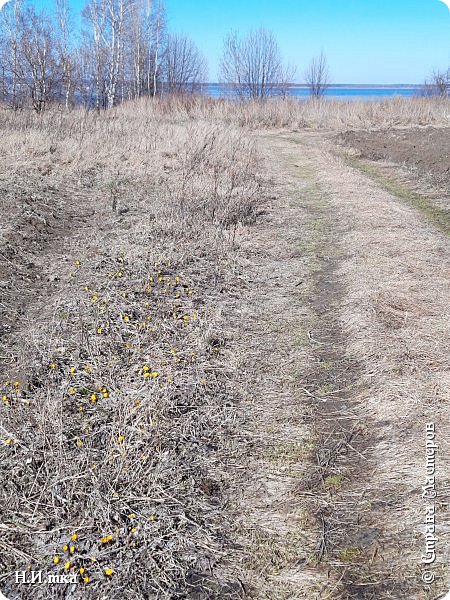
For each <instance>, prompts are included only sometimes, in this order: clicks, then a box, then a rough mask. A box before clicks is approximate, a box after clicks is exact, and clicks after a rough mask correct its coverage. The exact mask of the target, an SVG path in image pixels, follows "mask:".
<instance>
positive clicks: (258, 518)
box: [236, 133, 450, 600]
mask: <svg viewBox="0 0 450 600" xmlns="http://www.w3.org/2000/svg"><path fill="white" fill-rule="evenodd" d="M262 145H263V146H265V147H267V148H268V153H269V155H270V156H269V159H268V160H269V164H270V165H271V169H272V171H273V173H274V178H275V179H274V181H276V182H278V184H281V185H282V189H283V190H284V192H283V194H282V195H281V196H282V197H281V198H279V201H277V202H278V204H277V205H276V206H275V207H274V208H273V210H272V212H271V213H270V214H269V215H268V216H267V219H266V220H265V222H263V223H261V224H260V225H259V226H258V227H257V228H256V231H255V230H252V232H251V238H250V237H249V239H248V240H247V255H246V257H247V259H248V264H247V265H246V271H247V272H248V273H252V280H251V281H249V287H250V290H249V293H248V294H247V296H246V300H244V301H242V302H240V304H239V307H236V309H237V308H239V310H240V312H241V315H242V316H243V318H242V319H241V326H242V324H243V323H245V324H246V326H243V327H241V329H240V331H239V349H240V352H241V353H243V354H241V356H242V359H241V365H240V366H239V368H238V369H237V372H241V373H242V381H243V382H244V381H246V382H247V384H250V385H248V387H247V389H248V398H247V413H248V417H247V423H248V429H249V435H250V436H252V439H253V444H252V451H251V453H250V454H251V455H250V458H249V464H248V467H247V468H248V473H249V479H250V483H249V484H248V485H247V486H246V487H245V490H244V491H243V493H242V498H241V502H240V510H241V511H242V518H241V521H240V522H241V529H239V534H240V535H241V537H240V539H239V541H240V543H241V544H242V545H243V546H244V547H245V548H246V549H247V551H246V552H244V555H245V556H244V565H245V567H244V571H245V574H244V576H243V579H244V580H247V581H248V587H247V588H246V591H247V594H248V595H249V596H255V597H258V598H340V599H341V598H367V599H369V598H370V599H374V600H375V599H376V600H383V599H388V598H395V599H398V600H400V599H411V600H413V599H414V600H422V599H432V598H440V597H442V596H443V594H444V592H446V591H448V589H449V588H450V578H449V574H448V567H447V565H448V562H449V561H448V558H449V551H450V535H449V533H450V532H449V528H448V522H449V511H448V499H449V492H450V487H449V481H450V479H449V466H450V465H449V462H450V461H449V439H450V437H449V430H450V428H449V403H448V401H449V399H450V398H449V394H448V384H449V372H448V356H449V349H450V346H449V334H450V330H449V306H450V302H449V300H450V293H449V291H450V290H449V279H448V265H449V264H450V263H449V261H448V258H449V248H448V238H447V237H446V236H445V235H444V234H442V233H440V232H439V231H437V230H436V229H434V228H433V226H432V225H431V224H430V223H429V222H428V221H427V218H426V216H425V215H423V214H421V213H420V212H418V211H416V210H414V209H413V208H411V207H409V206H407V205H405V204H404V203H403V202H402V201H401V200H399V199H397V198H396V197H394V196H393V195H391V194H390V193H389V192H387V191H384V190H382V189H381V188H380V187H379V186H378V185H377V184H376V183H375V182H373V181H371V180H370V179H368V178H367V177H366V176H365V175H364V174H363V173H360V172H358V171H357V170H355V169H352V168H351V167H349V166H347V165H346V164H345V163H344V162H343V161H342V160H340V159H339V158H336V156H334V149H333V147H332V146H331V145H330V142H328V141H326V140H325V139H324V137H323V136H320V135H317V134H313V133H301V134H287V133H285V134H271V135H267V136H265V137H264V138H263V139H262ZM255 340H256V341H255ZM243 347H244V348H246V349H247V350H244V351H243V350H242V348H243ZM427 424H430V425H429V427H430V430H431V427H432V426H431V424H433V427H434V428H435V434H431V433H430V437H432V436H433V435H435V441H436V443H437V445H438V447H439V448H438V450H437V456H436V491H437V497H436V498H434V497H432V496H433V495H434V494H433V490H432V489H430V490H429V497H425V498H424V497H422V491H423V490H422V486H423V485H424V484H425V480H426V475H427V472H426V462H425V453H426V431H427ZM429 466H431V465H429ZM433 511H435V517H433V519H434V520H435V523H436V537H437V538H438V541H436V543H435V552H436V556H435V560H434V561H433V563H432V564H431V565H429V566H428V567H427V566H426V565H425V564H424V563H423V562H422V560H421V556H422V554H423V553H425V550H426V540H425V527H424V522H425V519H426V515H427V514H428V515H430V514H432V512H433ZM433 514H434V513H433ZM433 519H431V517H430V519H429V520H433ZM431 550H433V548H432V545H430V546H429V547H428V551H429V552H430V551H431ZM432 558H434V555H433V557H432ZM424 572H426V573H425V574H424V575H423V573H424ZM422 576H423V578H424V579H425V580H427V581H429V580H431V579H433V578H434V583H432V584H431V585H427V584H426V583H424V582H423V581H422Z"/></svg>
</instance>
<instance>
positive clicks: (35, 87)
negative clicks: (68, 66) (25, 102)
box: [18, 8, 61, 112]
mask: <svg viewBox="0 0 450 600" xmlns="http://www.w3.org/2000/svg"><path fill="white" fill-rule="evenodd" d="M19 23H20V30H19V53H20V55H19V63H20V68H19V71H18V76H20V77H21V78H22V83H23V84H24V85H26V86H27V87H28V89H29V92H30V97H31V102H32V106H33V108H34V109H35V110H36V111H37V112H41V111H43V110H44V109H45V107H46V105H47V104H48V102H50V100H52V99H53V98H54V97H55V93H56V92H57V88H58V85H59V83H60V81H61V70H60V65H59V64H58V60H57V53H56V47H55V39H54V35H53V27H52V24H51V22H50V20H49V18H48V17H47V16H46V15H45V14H43V13H41V14H37V13H36V12H35V10H34V9H33V8H28V9H27V10H26V11H24V12H22V13H21V15H20V21H19Z"/></svg>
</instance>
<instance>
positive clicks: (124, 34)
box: [0, 0, 206, 112]
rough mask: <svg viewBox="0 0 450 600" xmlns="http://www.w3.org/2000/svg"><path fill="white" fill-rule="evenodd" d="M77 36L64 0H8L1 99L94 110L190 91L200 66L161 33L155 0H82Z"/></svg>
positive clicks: (185, 47) (174, 38) (197, 57)
mask: <svg viewBox="0 0 450 600" xmlns="http://www.w3.org/2000/svg"><path fill="white" fill-rule="evenodd" d="M82 15H83V28H82V31H81V33H80V32H76V31H75V30H74V26H73V19H72V15H71V13H70V10H69V7H68V5H67V0H56V5H55V9H54V10H53V11H51V12H47V11H40V12H37V11H36V9H35V8H34V7H33V6H31V5H26V4H25V2H24V1H23V0H11V1H10V2H9V3H7V4H6V6H5V7H4V8H3V10H2V14H1V25H0V36H1V38H0V98H1V100H2V101H3V102H6V103H8V104H9V105H10V106H12V107H13V108H19V107H21V106H24V105H25V104H27V103H28V104H29V103H31V105H32V106H33V108H34V109H35V110H36V111H38V112H40V111H42V110H44V108H45V107H46V106H47V105H48V104H49V103H51V102H63V103H64V104H65V105H66V106H70V105H74V104H83V105H84V106H87V107H95V108H97V109H102V108H111V107H112V106H114V105H115V104H118V103H120V102H124V101H125V100H130V99H133V98H139V97H140V96H143V95H149V96H156V95H157V94H160V93H163V91H164V92H167V93H176V92H180V91H194V90H196V89H197V88H198V87H199V86H200V84H201V83H202V82H203V81H205V79H206V61H205V60H204V58H203V57H202V55H201V53H200V51H199V50H198V48H197V47H196V45H195V44H194V42H193V41H192V40H191V39H189V38H188V37H187V36H183V35H179V34H171V33H169V32H168V30H167V22H166V21H167V20H166V11H165V7H164V4H163V3H162V2H161V0H88V2H87V4H86V5H85V7H84V9H83V13H82Z"/></svg>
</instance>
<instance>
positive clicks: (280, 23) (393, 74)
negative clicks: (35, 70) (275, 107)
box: [37, 0, 450, 83]
mask: <svg viewBox="0 0 450 600" xmlns="http://www.w3.org/2000/svg"><path fill="white" fill-rule="evenodd" d="M37 1H39V0H37ZM69 1H71V2H72V6H73V8H74V10H76V11H78V10H79V8H80V6H81V5H82V4H83V3H84V2H83V0H69ZM41 2H43V3H44V4H46V1H45V0H41ZM166 5H167V12H168V19H169V28H170V29H171V30H172V31H174V32H179V33H185V34H188V35H190V36H191V37H192V38H193V39H194V41H195V42H196V44H197V45H198V46H199V48H200V49H201V50H202V51H203V53H204V54H205V56H206V57H207V59H208V64H209V73H210V80H216V79H217V67H218V63H219V59H220V54H221V51H222V44H223V38H224V36H225V35H226V34H227V33H228V32H229V31H230V30H231V29H234V30H237V31H239V32H241V33H244V32H246V31H247V30H249V29H251V28H257V27H260V26H262V27H266V28H269V29H271V30H272V31H273V32H274V34H275V36H276V37H277V39H278V41H279V44H280V47H281V50H282V53H283V56H284V58H285V60H286V61H287V62H289V63H290V64H292V65H293V66H295V67H296V69H297V77H296V79H297V80H298V81H301V79H302V73H303V71H304V69H305V66H306V65H307V63H308V62H309V60H310V59H311V57H312V56H313V55H315V54H317V53H318V52H320V50H321V49H323V50H324V51H325V53H326V55H327V57H328V61H329V64H330V70H331V74H332V79H333V81H334V82H335V83H421V82H422V81H423V79H424V78H425V77H426V76H427V75H428V74H429V72H430V71H431V70H433V69H443V68H447V67H448V66H450V10H449V9H448V8H447V6H445V4H443V3H442V2H440V1H439V0H278V1H276V0H166Z"/></svg>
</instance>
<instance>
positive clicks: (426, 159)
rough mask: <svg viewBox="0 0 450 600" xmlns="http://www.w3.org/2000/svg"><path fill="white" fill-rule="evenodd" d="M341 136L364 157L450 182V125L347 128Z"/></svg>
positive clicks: (342, 139)
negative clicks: (383, 128)
mask: <svg viewBox="0 0 450 600" xmlns="http://www.w3.org/2000/svg"><path fill="white" fill-rule="evenodd" d="M338 140H339V142H340V143H342V144H345V145H347V146H351V147H352V148H354V149H355V150H357V151H358V153H359V156H361V158H367V159H370V160H374V161H379V160H383V161H391V162H394V163H396V164H398V165H403V166H407V167H409V168H411V169H413V170H415V171H417V172H418V173H420V174H422V175H427V176H431V177H432V178H433V179H434V180H435V181H436V183H438V184H440V185H442V184H444V185H446V186H447V187H449V185H450V128H449V127H442V128H433V127H423V128H408V129H388V130H382V131H347V132H345V133H342V134H341V135H340V136H339V138H338Z"/></svg>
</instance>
